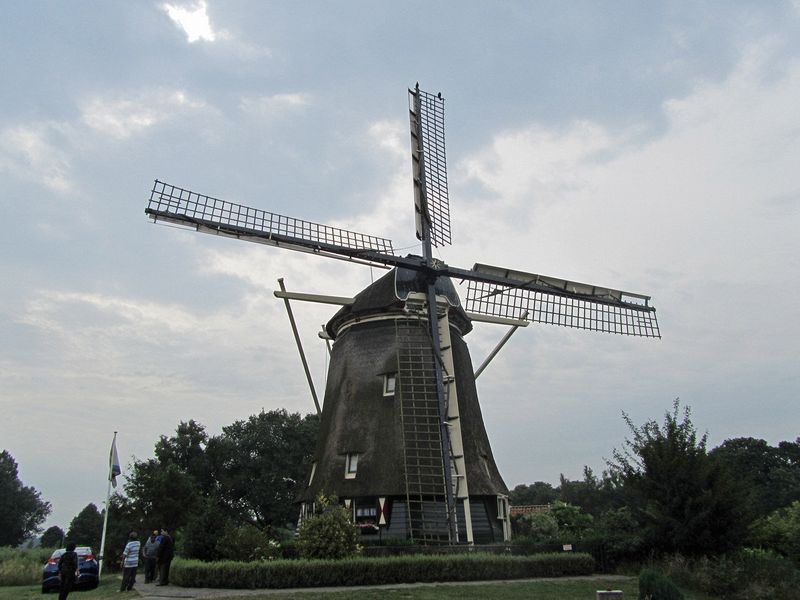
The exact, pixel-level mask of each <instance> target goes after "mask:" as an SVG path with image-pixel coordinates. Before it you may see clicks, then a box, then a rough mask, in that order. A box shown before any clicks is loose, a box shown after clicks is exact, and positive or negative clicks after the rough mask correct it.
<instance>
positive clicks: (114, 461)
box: [108, 436, 122, 487]
mask: <svg viewBox="0 0 800 600" xmlns="http://www.w3.org/2000/svg"><path fill="white" fill-rule="evenodd" d="M109 466H110V469H109V472H108V477H109V478H110V479H111V485H113V486H114V487H117V475H119V474H120V473H122V469H120V466H119V456H117V436H114V441H112V442H111V455H110V456H109Z"/></svg>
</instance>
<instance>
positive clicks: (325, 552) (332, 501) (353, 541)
mask: <svg viewBox="0 0 800 600" xmlns="http://www.w3.org/2000/svg"><path fill="white" fill-rule="evenodd" d="M317 507H318V508H319V509H321V511H322V512H321V513H320V514H316V515H313V516H312V517H309V518H307V519H305V520H304V521H303V523H302V524H301V525H300V531H299V532H298V536H297V544H296V545H297V550H298V552H299V553H300V556H301V557H302V558H330V559H339V558H347V557H350V556H355V554H356V553H357V552H358V541H359V535H360V534H359V532H358V529H357V528H356V526H355V525H354V524H353V522H352V520H351V519H350V511H348V510H347V509H346V508H345V507H343V506H340V505H338V504H337V503H336V498H335V497H332V498H326V497H325V496H323V495H320V496H318V497H317Z"/></svg>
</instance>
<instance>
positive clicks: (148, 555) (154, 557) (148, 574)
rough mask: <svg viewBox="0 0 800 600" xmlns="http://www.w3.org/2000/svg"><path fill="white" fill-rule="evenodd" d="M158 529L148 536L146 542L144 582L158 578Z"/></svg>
mask: <svg viewBox="0 0 800 600" xmlns="http://www.w3.org/2000/svg"><path fill="white" fill-rule="evenodd" d="M157 538H158V530H155V529H154V530H153V535H151V536H150V537H149V538H147V541H146V542H145V544H144V582H145V583H151V582H153V581H155V578H156V562H157V561H158V539H157Z"/></svg>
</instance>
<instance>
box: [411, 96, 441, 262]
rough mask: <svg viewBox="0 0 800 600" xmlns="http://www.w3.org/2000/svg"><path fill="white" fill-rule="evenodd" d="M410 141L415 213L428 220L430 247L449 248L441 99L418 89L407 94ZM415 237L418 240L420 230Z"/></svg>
mask: <svg viewBox="0 0 800 600" xmlns="http://www.w3.org/2000/svg"><path fill="white" fill-rule="evenodd" d="M408 93H409V109H410V111H411V138H412V140H414V141H415V142H416V144H417V150H418V151H419V156H417V157H416V159H417V161H418V163H419V167H418V166H417V165H416V164H415V165H414V169H415V171H416V170H417V168H419V173H416V172H415V174H414V184H415V185H419V186H420V187H421V188H422V189H421V190H420V191H419V192H418V193H417V194H415V199H417V200H418V202H419V204H420V206H417V212H418V214H420V215H421V217H422V218H426V217H427V219H426V220H427V221H428V226H429V232H430V239H431V243H432V244H433V245H434V246H436V247H437V248H441V247H442V246H446V245H449V244H451V243H452V242H451V235H450V199H449V191H448V187H447V154H446V152H445V140H444V98H442V95H441V94H435V95H434V94H430V93H428V92H425V91H423V90H420V89H419V86H417V87H416V88H415V89H414V90H409V91H408ZM417 229H418V231H417V235H418V237H419V236H420V232H419V227H418V228H417Z"/></svg>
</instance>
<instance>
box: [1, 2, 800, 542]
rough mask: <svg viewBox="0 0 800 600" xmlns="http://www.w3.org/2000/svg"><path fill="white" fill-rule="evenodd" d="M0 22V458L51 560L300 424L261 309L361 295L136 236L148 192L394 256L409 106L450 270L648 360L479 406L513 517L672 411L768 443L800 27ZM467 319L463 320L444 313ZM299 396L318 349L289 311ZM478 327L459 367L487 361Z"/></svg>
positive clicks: (35, 18)
mask: <svg viewBox="0 0 800 600" xmlns="http://www.w3.org/2000/svg"><path fill="white" fill-rule="evenodd" d="M3 12H4V15H3V19H2V20H0V72H2V74H3V76H2V80H3V85H2V86H0V182H1V187H0V190H1V192H2V193H0V207H1V208H2V213H3V214H4V215H5V222H6V227H5V230H4V232H3V235H2V236H1V237H0V276H2V279H1V280H2V285H0V409H1V411H2V412H1V413H0V414H2V419H1V420H0V449H6V450H8V451H9V452H10V453H11V454H12V455H13V457H14V458H15V459H16V461H17V462H18V464H19V476H20V479H21V480H22V481H23V483H24V484H25V485H31V486H33V487H35V488H36V489H37V490H38V491H39V492H40V493H41V495H42V498H43V499H45V500H47V501H48V502H51V503H52V505H53V511H52V513H51V515H50V517H49V518H48V520H47V522H46V525H47V526H50V525H58V526H60V527H62V528H67V527H68V526H69V522H70V521H71V519H72V518H73V517H74V516H75V515H76V514H77V513H78V512H79V511H80V510H81V509H82V508H83V507H84V506H86V505H87V504H88V503H90V502H93V503H95V504H96V505H98V506H102V503H103V502H104V501H105V495H106V485H107V483H106V481H107V479H106V477H107V470H108V452H109V447H110V444H111V440H112V437H113V434H114V432H115V431H118V432H119V433H118V442H117V445H118V449H119V453H120V458H121V460H122V463H123V473H122V475H123V482H124V476H125V474H126V471H127V466H128V465H129V464H130V463H131V461H133V460H134V459H136V460H144V459H147V458H150V457H151V456H152V454H153V447H154V444H155V442H156V441H157V440H158V438H159V436H161V435H171V434H172V433H174V431H175V428H176V427H177V425H178V423H179V422H180V421H186V420H189V419H194V420H196V421H198V422H199V423H201V424H203V425H204V426H205V427H206V431H207V432H208V433H209V434H210V435H216V434H219V433H220V432H221V429H222V427H224V426H226V425H229V424H231V423H233V422H235V421H237V420H242V419H247V418H248V417H249V416H250V415H253V414H256V413H258V412H259V411H261V410H262V409H263V410H273V409H279V408H285V409H287V410H289V411H290V412H300V413H303V414H306V413H309V412H312V411H313V410H314V405H313V402H312V400H311V397H310V394H309V391H308V386H307V383H306V381H305V377H304V374H303V370H302V367H301V363H300V360H299V357H298V353H297V350H296V348H295V346H294V342H293V338H292V334H291V329H290V326H289V322H288V319H287V316H286V312H285V309H284V306H283V303H282V302H281V301H280V300H278V299H276V298H275V297H274V296H273V294H272V292H273V291H274V290H275V289H278V284H277V279H278V278H279V277H283V278H284V279H285V283H286V287H287V288H288V289H289V290H292V291H298V292H308V293H319V294H328V295H340V296H353V295H355V294H356V293H357V292H358V291H360V290H361V289H362V288H363V287H365V286H366V285H368V284H369V283H370V282H371V281H372V280H374V279H376V278H377V277H379V276H381V275H382V274H383V271H381V270H380V269H375V268H369V267H365V266H360V265H353V264H347V263H345V262H342V261H335V260H326V259H324V258H320V257H315V256H309V255H306V254H302V253H298V252H290V251H282V250H278V249H275V248H271V247H266V246H261V245H257V244H248V243H244V242H241V241H237V240H232V239H224V238H218V237H215V236H210V235H203V234H199V233H196V232H193V231H188V230H185V229H180V228H176V227H170V226H164V225H154V224H152V223H151V222H150V221H149V220H148V219H147V218H146V216H145V214H144V208H145V205H146V200H147V198H148V197H149V191H150V189H151V187H152V185H153V180H154V179H156V178H158V179H161V180H164V181H167V182H169V183H172V184H175V185H179V186H182V187H186V188H189V189H192V190H194V191H196V192H199V193H202V194H207V195H211V196H216V197H219V198H223V199H226V200H229V201H232V202H237V203H240V204H244V205H248V206H253V207H256V208H260V209H263V210H268V211H271V212H276V213H279V214H284V215H289V216H292V217H297V218H301V219H305V220H309V221H315V222H320V223H325V224H328V225H333V226H337V227H342V228H346V229H352V230H355V231H360V232H363V233H368V234H372V235H377V236H381V237H386V238H389V239H391V240H392V241H393V242H394V247H395V249H396V250H397V251H398V253H402V254H405V253H409V252H417V253H419V251H420V249H419V243H418V242H417V240H416V238H415V236H414V219H413V188H412V180H411V161H410V136H409V132H408V100H407V88H409V87H413V86H414V84H415V83H416V82H419V83H420V86H421V88H422V89H424V90H427V91H429V92H433V93H436V92H441V93H442V95H443V97H444V98H445V114H446V136H447V160H448V175H449V182H450V214H451V221H452V236H453V244H452V246H447V247H444V248H441V249H439V250H438V251H437V255H438V256H439V257H440V258H441V259H442V260H444V261H446V262H447V263H448V264H450V265H454V266H459V267H463V268H470V267H471V266H472V265H473V263H476V262H480V263H487V264H493V265H500V266H504V267H508V268H511V269H517V270H522V271H528V272H533V273H540V274H544V275H549V276H554V277H559V278H563V279H571V280H575V281H581V282H586V283H592V284H596V285H601V286H607V287H612V288H617V289H622V290H626V291H630V292H636V293H642V294H647V295H650V296H651V297H652V301H651V303H652V305H653V306H655V307H656V309H657V315H658V319H659V324H660V326H661V332H662V335H663V337H662V339H660V340H652V339H642V338H631V337H626V336H614V335H608V334H600V333H594V332H585V331H579V330H571V329H565V328H561V327H556V326H546V325H536V324H532V325H531V326H530V327H528V328H526V329H524V330H519V331H518V332H517V333H516V334H515V335H514V336H513V337H512V338H511V341H510V342H509V343H508V344H507V345H506V346H505V348H504V349H503V350H502V352H500V354H499V355H498V356H497V358H495V359H494V361H493V362H492V363H491V365H490V366H489V368H488V369H487V370H486V371H485V372H484V373H483V374H482V375H481V376H480V378H479V379H478V392H479V395H480V399H481V404H482V410H483V415H484V420H485V424H486V428H487V431H488V434H489V437H490V440H491V442H492V447H493V451H494V455H495V459H496V462H497V464H498V467H499V469H500V472H501V474H502V475H503V477H504V479H505V481H506V484H507V485H508V486H509V488H513V487H514V486H516V485H518V484H521V483H533V482H534V481H546V482H550V483H553V484H557V483H558V480H559V476H560V475H561V474H563V475H564V476H565V477H567V478H569V479H579V478H581V477H582V474H583V467H584V465H586V466H589V467H590V468H592V469H594V471H595V472H596V473H600V472H601V471H602V470H603V469H604V468H605V467H606V462H605V459H608V458H611V456H612V452H613V450H614V449H615V448H621V447H622V446H623V444H624V440H625V439H626V436H627V435H629V433H630V432H629V430H628V429H627V428H626V425H625V423H624V421H623V418H622V413H623V412H625V413H627V414H628V415H630V417H631V419H632V421H633V422H634V423H637V424H641V423H643V422H645V421H646V420H648V419H656V420H659V421H660V420H662V419H663V416H664V413H665V412H666V411H667V410H669V409H670V408H671V406H672V402H673V400H674V399H675V398H680V401H681V403H682V405H688V406H690V407H691V410H692V419H693V422H694V424H695V425H696V427H697V429H698V430H699V431H700V432H701V433H702V432H708V436H709V447H714V446H716V445H719V444H720V443H722V442H723V441H724V440H726V439H730V438H735V437H742V436H751V437H756V438H763V439H765V440H767V441H768V442H769V443H771V444H777V443H778V442H779V441H782V440H794V439H796V438H797V437H798V435H800V427H798V396H800V394H799V393H798V392H800V377H798V370H799V367H800V364H799V361H798V357H799V356H800V310H799V309H798V304H797V301H796V299H795V298H794V297H793V293H794V292H793V290H795V289H798V287H800V261H799V259H798V257H799V256H800V235H799V232H800V109H798V107H800V2H798V1H797V0H794V1H768V2H761V1H753V2H736V1H731V2H702V1H698V2H691V1H687V2H650V3H641V2H633V1H622V2H613V3H611V2H606V3H599V2H581V1H579V2H570V3H562V2H546V1H541V2H526V1H520V2H514V1H501V2H491V3H490V2H475V1H466V2H464V1H459V2H455V1H450V2H448V1H441V2H422V1H417V0H409V1H406V2H400V3H398V2H375V1H366V0H364V1H350V2H339V3H331V2H322V1H317V2H273V1H255V0H254V1H246V0H242V1H236V2H228V1H218V0H206V1H200V2H182V1H180V0H175V1H174V2H167V3H165V2H152V1H148V0H141V1H139V2H122V1H112V2H97V1H93V2H92V1H85V0H76V1H75V2H58V1H52V2H48V1H41V0H31V1H29V2H12V3H7V4H5V6H4V11H3ZM461 294H462V297H463V296H464V295H465V290H461ZM293 308H294V312H295V316H296V318H297V321H298V326H299V328H300V331H301V334H302V339H303V344H304V347H305V350H306V353H307V356H308V359H309V363H310V367H311V371H312V374H313V377H314V380H315V384H316V387H317V389H318V391H320V392H321V390H323V389H324V380H325V369H326V366H327V365H326V352H327V351H326V348H325V345H324V343H323V342H322V341H321V340H320V339H319V338H318V337H317V332H318V331H319V329H320V325H321V324H322V323H324V322H326V321H327V320H328V319H329V318H330V317H331V316H332V315H333V313H334V312H335V311H336V307H331V306H325V305H310V304H299V303H294V304H293ZM505 332H506V329H505V328H504V327H499V326H496V325H486V324H477V325H476V326H475V330H474V331H473V332H472V333H471V334H469V336H467V338H466V341H467V343H468V344H469V347H470V351H471V353H472V358H473V363H474V364H475V366H476V367H477V365H479V364H480V363H481V362H482V361H483V359H484V358H485V357H486V356H487V355H488V354H489V352H491V350H492V348H493V347H494V345H495V344H496V343H497V342H498V341H499V340H500V339H501V338H502V336H503V335H504V334H505Z"/></svg>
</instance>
